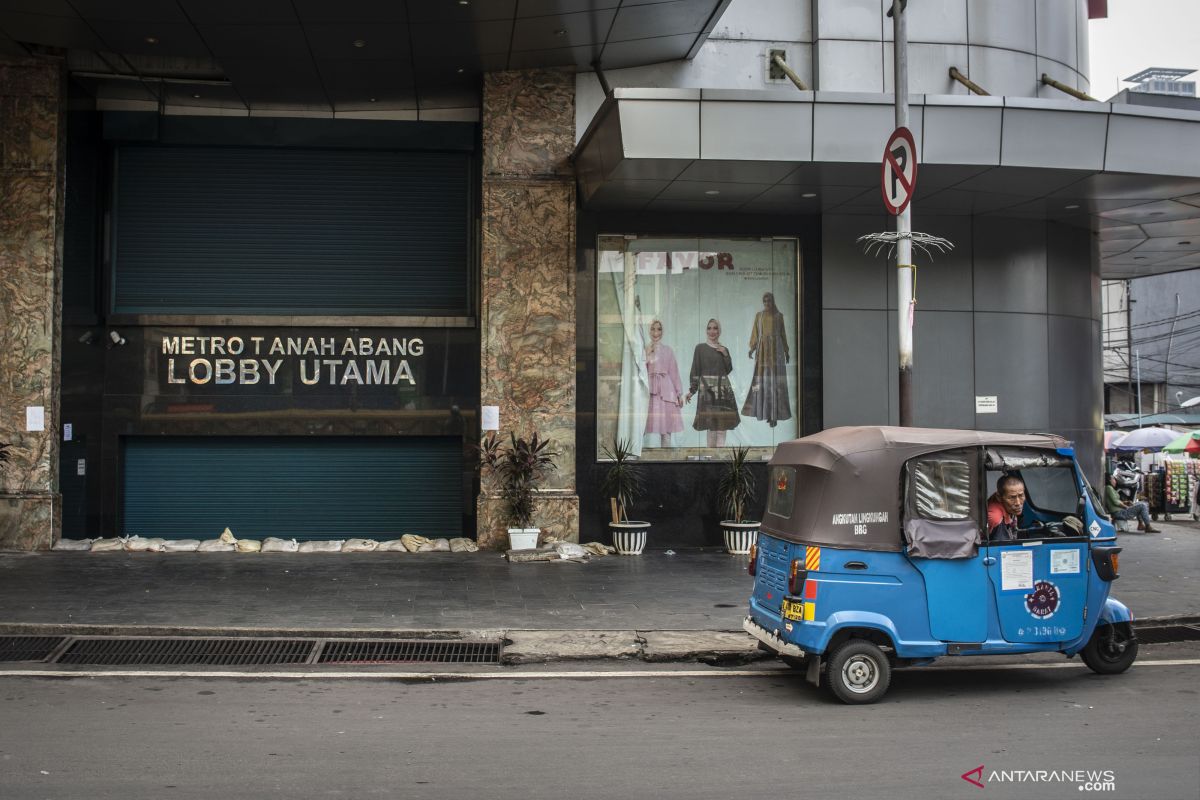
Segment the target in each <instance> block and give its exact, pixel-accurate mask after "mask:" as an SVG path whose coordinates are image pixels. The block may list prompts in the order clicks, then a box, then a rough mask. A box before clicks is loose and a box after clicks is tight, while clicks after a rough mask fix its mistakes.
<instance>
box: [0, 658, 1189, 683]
mask: <svg viewBox="0 0 1200 800" xmlns="http://www.w3.org/2000/svg"><path fill="white" fill-rule="evenodd" d="M1194 666H1200V658H1176V659H1165V660H1161V661H1138V662H1137V663H1135V664H1134V665H1133V668H1134V669H1137V668H1140V667H1194ZM1071 668H1074V669H1086V667H1085V666H1084V665H1083V664H1080V663H1077V662H1076V663H1071V662H1064V663H1061V664H995V665H987V664H964V665H962V666H953V667H949V666H943V667H932V666H927V667H915V668H911V669H905V670H904V672H930V671H933V670H941V671H958V670H981V669H988V670H1005V669H1071ZM798 674H799V673H798V672H797V671H795V670H783V669H731V670H723V669H717V668H713V669H704V670H701V669H681V670H665V669H660V670H634V669H624V670H611V671H607V670H587V671H580V672H564V671H540V672H235V671H232V670H220V671H212V672H200V671H196V670H146V669H114V670H87V671H83V670H79V671H76V670H38V669H13V670H0V678H239V679H245V678H260V679H268V680H402V681H429V682H434V681H442V680H444V681H495V680H503V681H520V680H550V679H566V680H570V679H573V678H574V679H578V678H587V679H589V680H595V679H597V678H779V677H782V676H785V675H798Z"/></svg>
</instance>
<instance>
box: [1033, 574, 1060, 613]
mask: <svg viewBox="0 0 1200 800" xmlns="http://www.w3.org/2000/svg"><path fill="white" fill-rule="evenodd" d="M1058 600H1059V596H1058V587H1057V586H1055V585H1054V584H1053V583H1051V582H1050V581H1038V582H1037V583H1035V584H1034V585H1033V591H1032V592H1030V593H1029V594H1027V595H1025V610H1026V611H1028V612H1029V613H1030V614H1032V615H1033V616H1034V617H1036V618H1037V619H1050V618H1051V617H1053V616H1054V612H1055V611H1058Z"/></svg>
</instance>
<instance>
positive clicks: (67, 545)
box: [50, 539, 92, 551]
mask: <svg viewBox="0 0 1200 800" xmlns="http://www.w3.org/2000/svg"><path fill="white" fill-rule="evenodd" d="M50 549H51V550H74V551H79V550H91V549H92V540H91V539H59V540H58V541H57V542H55V543H54V546H53V547H51V548H50Z"/></svg>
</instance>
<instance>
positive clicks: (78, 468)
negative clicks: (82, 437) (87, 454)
mask: <svg viewBox="0 0 1200 800" xmlns="http://www.w3.org/2000/svg"><path fill="white" fill-rule="evenodd" d="M75 474H76V475H87V459H85V458H81V459H79V460H78V461H76V462H75Z"/></svg>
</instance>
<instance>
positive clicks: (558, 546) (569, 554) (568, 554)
mask: <svg viewBox="0 0 1200 800" xmlns="http://www.w3.org/2000/svg"><path fill="white" fill-rule="evenodd" d="M554 552H556V553H558V557H559V558H569V559H575V560H579V561H585V560H587V559H588V558H589V557H590V555H591V554H590V553H588V551H587V548H585V547H583V546H582V545H578V544H575V543H574V542H556V543H555V545H554Z"/></svg>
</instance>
